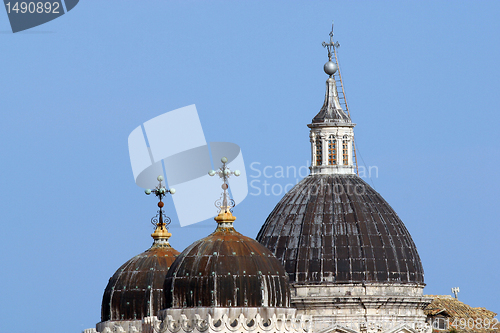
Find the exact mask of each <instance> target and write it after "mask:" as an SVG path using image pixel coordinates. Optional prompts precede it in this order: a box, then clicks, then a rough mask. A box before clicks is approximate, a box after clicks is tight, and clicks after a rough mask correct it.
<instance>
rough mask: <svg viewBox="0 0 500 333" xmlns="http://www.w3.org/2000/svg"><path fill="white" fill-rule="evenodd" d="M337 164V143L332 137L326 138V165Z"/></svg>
mask: <svg viewBox="0 0 500 333" xmlns="http://www.w3.org/2000/svg"><path fill="white" fill-rule="evenodd" d="M335 164H337V141H336V140H335V137H334V136H333V135H330V137H329V138H328V165H335Z"/></svg>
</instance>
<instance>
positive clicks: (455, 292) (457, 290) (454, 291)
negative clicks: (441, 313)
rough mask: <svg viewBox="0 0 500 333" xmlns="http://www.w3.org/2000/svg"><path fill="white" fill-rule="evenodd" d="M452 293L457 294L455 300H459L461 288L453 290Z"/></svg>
mask: <svg viewBox="0 0 500 333" xmlns="http://www.w3.org/2000/svg"><path fill="white" fill-rule="evenodd" d="M451 292H452V293H454V294H455V298H456V299H457V300H458V293H459V292H460V288H458V287H456V288H451Z"/></svg>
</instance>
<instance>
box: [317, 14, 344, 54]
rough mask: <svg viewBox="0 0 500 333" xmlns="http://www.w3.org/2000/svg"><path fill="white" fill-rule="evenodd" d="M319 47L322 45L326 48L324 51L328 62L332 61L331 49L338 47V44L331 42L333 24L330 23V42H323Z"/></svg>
mask: <svg viewBox="0 0 500 333" xmlns="http://www.w3.org/2000/svg"><path fill="white" fill-rule="evenodd" d="M321 45H323V47H326V49H327V50H328V60H329V61H332V55H333V48H334V47H336V48H338V47H340V44H339V42H333V22H332V31H330V42H329V43H327V42H323V43H321Z"/></svg>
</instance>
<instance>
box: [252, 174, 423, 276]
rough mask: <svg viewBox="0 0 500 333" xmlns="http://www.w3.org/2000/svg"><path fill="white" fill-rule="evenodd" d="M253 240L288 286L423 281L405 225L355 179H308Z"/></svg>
mask: <svg viewBox="0 0 500 333" xmlns="http://www.w3.org/2000/svg"><path fill="white" fill-rule="evenodd" d="M257 240H258V241H259V242H260V243H261V244H263V245H265V246H266V247H267V248H269V249H270V250H271V252H273V253H274V254H275V255H276V257H277V258H278V259H279V260H280V262H281V263H282V264H283V266H284V267H285V270H286V271H287V273H288V275H289V277H290V282H291V283H298V284H310V283H330V282H335V283H349V282H354V283H355V282H368V283H370V282H385V283H386V282H390V283H391V282H393V283H423V282H424V271H423V268H422V263H421V261H420V258H419V255H418V253H417V248H416V247H415V244H414V243H413V240H412V238H411V236H410V234H409V233H408V230H407V229H406V227H405V226H404V224H403V222H402V221H401V219H400V218H399V217H398V216H397V214H396V212H395V211H394V210H393V209H392V208H391V207H390V206H389V204H388V203H387V202H386V201H385V200H384V199H383V198H382V197H381V196H380V194H378V193H377V192H376V191H375V190H374V189H373V188H371V187H370V186H369V185H368V184H367V183H366V182H364V181H363V180H362V179H361V178H359V177H358V176H356V175H313V176H308V177H306V178H305V179H303V180H302V181H301V182H300V183H298V184H297V185H296V186H295V187H294V188H293V189H292V190H290V192H288V193H287V194H286V195H285V196H284V197H283V199H281V201H280V202H279V203H278V205H277V206H276V207H275V208H274V210H273V212H272V213H271V214H270V215H269V217H268V218H267V220H266V222H265V224H264V225H263V226H262V228H261V230H260V232H259V234H258V236H257Z"/></svg>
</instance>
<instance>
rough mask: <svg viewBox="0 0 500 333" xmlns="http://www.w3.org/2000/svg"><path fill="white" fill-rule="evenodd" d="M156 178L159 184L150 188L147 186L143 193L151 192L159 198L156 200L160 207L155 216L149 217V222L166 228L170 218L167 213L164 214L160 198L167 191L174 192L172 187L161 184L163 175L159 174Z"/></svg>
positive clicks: (148, 193)
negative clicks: (168, 187)
mask: <svg viewBox="0 0 500 333" xmlns="http://www.w3.org/2000/svg"><path fill="white" fill-rule="evenodd" d="M156 179H157V180H158V182H159V184H158V185H157V186H156V187H155V189H153V190H150V189H149V188H148V189H147V190H145V191H144V193H146V194H147V195H150V194H151V193H153V194H154V195H156V196H157V197H158V199H159V200H160V201H159V202H158V207H159V208H160V210H159V211H158V213H157V214H156V216H153V217H152V218H151V223H152V224H153V225H154V226H155V227H161V228H166V227H167V226H168V225H169V224H170V222H171V220H170V217H168V216H167V215H165V213H164V212H163V206H164V205H165V204H164V203H163V201H162V199H163V197H165V195H166V194H167V193H170V194H174V193H175V189H174V188H171V189H167V188H166V187H165V185H163V183H162V182H163V176H161V175H160V176H158V177H157V178H156Z"/></svg>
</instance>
